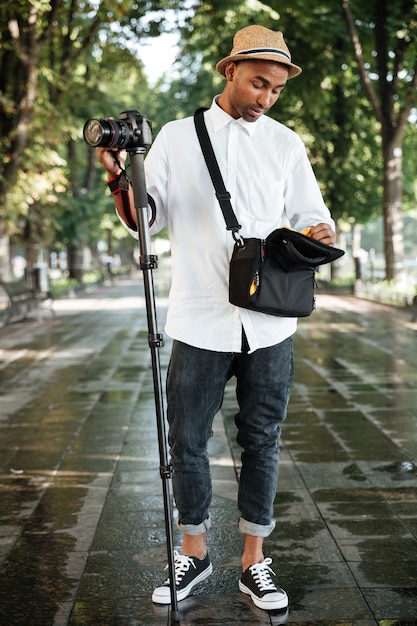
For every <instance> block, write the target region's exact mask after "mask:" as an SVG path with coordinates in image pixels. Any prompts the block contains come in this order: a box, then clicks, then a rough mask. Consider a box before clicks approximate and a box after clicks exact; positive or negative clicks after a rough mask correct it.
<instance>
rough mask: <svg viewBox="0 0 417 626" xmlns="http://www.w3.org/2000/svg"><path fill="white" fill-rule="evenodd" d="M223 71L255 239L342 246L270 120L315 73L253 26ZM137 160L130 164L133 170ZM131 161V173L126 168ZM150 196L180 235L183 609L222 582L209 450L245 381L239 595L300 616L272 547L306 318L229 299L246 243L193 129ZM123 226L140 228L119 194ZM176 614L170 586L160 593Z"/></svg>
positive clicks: (151, 164) (176, 248)
mask: <svg viewBox="0 0 417 626" xmlns="http://www.w3.org/2000/svg"><path fill="white" fill-rule="evenodd" d="M216 68H217V70H218V71H219V72H220V74H222V75H223V76H224V77H225V79H226V84H225V86H224V89H223V91H222V93H221V94H220V96H217V97H215V98H214V100H213V102H212V105H211V108H210V109H209V110H208V111H206V112H205V121H206V125H207V128H208V132H209V135H210V138H211V141H212V144H213V147H214V151H215V154H216V157H217V160H218V163H219V167H220V170H221V172H222V174H223V177H224V180H225V185H226V188H227V189H228V191H229V192H230V194H231V202H232V206H233V208H234V211H235V213H236V215H237V218H238V221H239V223H240V224H241V225H242V229H241V231H240V233H241V234H242V236H244V237H249V236H250V237H261V238H263V237H266V235H268V234H269V233H270V232H271V231H272V230H274V229H275V228H278V227H280V226H283V225H288V226H291V227H292V228H294V229H296V230H299V231H301V230H303V229H305V228H310V233H309V234H310V236H311V237H313V238H314V239H317V240H319V241H322V242H324V243H327V244H330V245H333V244H334V239H335V233H334V222H333V220H332V219H331V216H330V214H329V211H328V209H327V208H326V206H325V204H324V202H323V199H322V196H321V193H320V191H319V187H318V185H317V182H316V180H315V177H314V174H313V171H312V168H311V166H310V163H309V161H308V158H307V155H306V151H305V148H304V145H303V144H302V142H301V140H300V138H299V137H298V136H297V135H296V134H295V133H294V132H293V131H291V130H289V129H288V128H286V127H285V126H283V125H282V124H280V123H278V122H276V121H274V120H272V119H271V118H268V117H266V116H265V113H267V111H268V109H270V107H271V106H272V105H273V104H275V102H276V101H277V99H278V98H279V96H280V94H281V92H282V91H283V89H284V88H285V86H286V83H287V80H288V79H290V78H293V77H294V76H297V75H298V74H299V73H300V72H301V69H300V68H299V67H298V66H297V65H295V64H294V63H292V61H291V55H290V52H289V50H288V48H287V46H286V44H285V42H284V39H283V36H282V33H280V32H274V31H272V30H269V29H267V28H264V27H262V26H248V27H247V28H244V29H242V30H240V31H239V32H237V33H236V35H235V37H234V47H233V49H232V51H231V54H230V55H229V56H227V57H226V58H224V59H222V60H221V61H219V63H218V64H217V66H216ZM98 152H99V158H100V160H101V162H102V163H103V165H104V167H105V168H106V170H107V172H108V177H109V180H110V181H111V185H112V189H113V190H114V188H115V186H116V189H117V180H118V176H120V172H121V169H120V167H119V165H117V162H115V160H114V159H113V157H112V154H111V152H109V151H107V150H105V149H101V148H99V149H98ZM123 156H124V155H123V154H122V155H121V157H123ZM122 162H123V161H122ZM145 169H146V180H147V190H148V193H149V194H150V196H152V198H153V201H154V203H155V207H156V220H155V223H154V224H153V226H152V232H153V233H156V232H158V231H159V230H160V229H161V228H162V227H163V226H164V225H165V224H166V223H167V224H168V226H169V231H170V239H171V254H172V286H171V292H170V299H169V307H168V315H167V324H166V332H167V334H168V335H169V336H171V337H172V338H173V348H172V355H171V361H170V365H169V370H168V377H167V416H168V422H169V435H168V439H169V446H170V454H171V463H172V466H173V469H174V476H173V489H174V497H175V501H176V505H177V508H178V513H179V520H178V525H179V527H180V528H181V529H182V531H183V533H184V536H183V545H182V554H181V555H176V567H175V569H176V588H177V597H178V600H182V599H183V598H185V597H187V595H188V594H189V593H190V592H191V590H192V588H193V587H194V585H196V584H197V583H198V582H200V581H202V580H204V579H205V578H206V577H207V576H209V575H210V574H211V571H212V566H211V563H210V559H209V556H208V554H207V549H206V533H207V531H208V530H209V528H210V514H209V507H210V502H211V478H210V468H209V459H208V455H207V443H208V439H209V438H210V436H211V432H212V422H213V418H214V416H215V414H216V413H217V412H218V410H219V409H220V407H221V404H222V400H223V393H224V388H225V385H226V383H227V381H228V380H229V379H230V378H231V377H232V376H235V377H236V397H237V402H238V406H239V411H238V413H237V415H236V426H237V441H238V443H239V444H240V446H241V447H242V469H241V475H240V481H239V495H238V507H239V511H240V518H239V529H240V531H241V533H242V535H243V555H242V575H241V578H240V580H239V588H240V590H241V591H242V592H243V593H246V594H249V595H250V596H251V598H252V600H253V602H254V603H255V605H256V606H258V607H260V608H263V609H267V610H271V609H281V608H285V607H286V606H287V605H288V598H287V594H286V593H285V591H284V590H283V589H281V588H280V587H278V586H277V585H276V584H275V583H274V581H273V578H272V576H271V574H273V572H272V570H271V569H270V567H269V565H270V564H271V559H269V558H265V557H264V553H263V542H264V538H266V537H268V536H269V534H270V533H271V532H272V531H273V529H274V526H275V520H274V518H273V503H274V498H275V494H276V488H277V479H278V457H279V443H278V442H279V436H280V424H281V422H282V421H283V420H284V419H285V416H286V410H287V404H288V400H289V392H290V385H291V382H292V376H293V352H292V350H293V348H292V338H291V336H292V334H293V333H294V332H295V330H296V320H295V319H294V318H279V317H273V316H269V315H264V314H261V313H257V312H254V311H249V310H244V309H240V308H238V307H235V306H233V305H231V304H230V303H229V300H228V266H229V259H230V256H231V252H232V248H233V243H234V242H233V238H232V236H231V235H230V233H229V232H227V231H226V228H225V222H224V219H223V215H222V212H221V210H220V207H219V204H218V201H217V199H216V197H215V194H214V189H213V186H212V182H211V179H210V176H209V173H208V171H207V167H206V165H205V162H204V159H203V155H202V153H201V149H200V145H199V142H198V139H197V135H196V132H195V128H194V124H193V119H192V118H187V119H183V120H178V121H174V122H170V123H169V124H167V125H166V126H165V127H164V128H162V130H161V131H160V133H159V134H158V136H157V137H156V140H155V142H154V144H153V146H152V147H151V149H150V151H149V153H148V155H147V157H146V160H145ZM114 198H115V203H116V209H117V211H118V213H119V216H120V217H121V219H122V220H123V221H125V222H126V221H127V223H128V224H129V223H130V224H132V221H134V219H135V215H134V211H133V202H131V203H130V206H126V203H123V202H122V199H121V196H120V195H118V194H117V192H116V194H115V195H114ZM152 599H153V601H154V602H156V603H160V604H169V603H170V590H169V582H168V581H165V583H164V584H163V585H162V586H161V587H158V588H157V589H155V590H154V592H153V595H152Z"/></svg>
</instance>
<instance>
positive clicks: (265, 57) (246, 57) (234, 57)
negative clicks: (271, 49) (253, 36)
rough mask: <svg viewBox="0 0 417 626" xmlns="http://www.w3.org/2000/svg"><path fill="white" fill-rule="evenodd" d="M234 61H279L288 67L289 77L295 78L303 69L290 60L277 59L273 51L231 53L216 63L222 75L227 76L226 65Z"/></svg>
mask: <svg viewBox="0 0 417 626" xmlns="http://www.w3.org/2000/svg"><path fill="white" fill-rule="evenodd" d="M230 61H233V63H239V61H274V63H279V64H280V65H285V66H287V67H288V78H294V77H295V76H298V74H301V72H302V71H303V70H302V69H301V67H299V66H298V65H295V63H291V62H290V61H286V60H285V59H281V58H279V59H277V55H276V54H271V53H268V52H266V53H258V54H256V55H254V54H231V55H229V56H228V57H225V58H224V59H221V61H219V62H218V63H217V65H216V70H217V71H218V72H219V73H220V74H221V75H222V76H225V71H226V65H227V64H228V63H229V62H230Z"/></svg>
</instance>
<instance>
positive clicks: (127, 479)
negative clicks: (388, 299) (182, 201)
mask: <svg viewBox="0 0 417 626" xmlns="http://www.w3.org/2000/svg"><path fill="white" fill-rule="evenodd" d="M158 271H159V270H158ZM155 275H156V276H157V280H158V283H157V305H158V314H159V324H160V328H161V329H162V328H163V320H164V315H165V307H166V298H165V292H166V284H167V281H166V277H165V274H164V271H162V273H161V277H159V278H158V272H156V273H155ZM144 305H145V302H144V297H143V290H142V287H141V276H140V274H138V275H137V276H134V277H133V278H132V279H130V280H123V281H118V282H116V283H115V284H114V285H111V286H110V285H109V286H105V287H102V288H100V289H97V290H95V291H93V292H91V293H90V294H84V295H83V296H81V297H78V298H75V299H68V300H63V301H58V302H56V304H55V310H56V318H52V316H51V315H50V313H49V312H47V311H45V312H43V313H42V315H41V317H40V319H38V320H29V321H26V322H20V323H17V324H14V325H10V326H4V327H2V328H0V624H1V625H2V626H18V625H24V626H52V625H55V626H64V625H69V626H90V625H91V626H128V625H129V626H133V625H139V624H146V625H147V626H160V625H165V624H167V623H169V622H170V620H168V618H167V609H166V608H164V607H158V606H156V605H153V604H152V602H151V600H150V593H151V590H152V589H153V587H154V585H156V584H158V583H160V581H161V580H162V578H163V577H164V574H163V573H162V569H163V567H164V565H165V563H166V547H165V531H164V516H163V501H162V496H161V493H162V490H161V480H160V478H159V469H158V468H159V455H158V445H157V444H158V442H157V434H156V423H155V416H154V415H155V411H154V400H153V383H152V371H151V366H150V351H149V348H148V342H147V327H146V312H145V306H144ZM409 317H410V316H409V315H408V314H407V313H405V312H403V311H397V310H395V309H391V308H389V307H384V306H379V305H375V304H370V303H367V302H364V301H360V300H356V299H354V298H351V297H335V296H327V295H319V297H318V310H317V311H316V312H315V313H314V314H313V316H311V317H310V318H308V319H305V320H302V321H301V322H300V325H299V332H298V334H297V335H296V338H295V350H296V379H295V383H294V387H293V392H292V400H291V405H290V410H289V415H288V419H287V421H286V423H285V425H284V432H283V439H282V454H281V474H280V485H279V491H278V495H277V500H276V518H277V528H276V531H275V533H274V535H273V536H272V537H271V538H270V539H269V540H268V541H267V544H266V552H267V554H268V556H271V557H272V558H273V567H274V570H275V571H276V573H277V574H278V577H279V581H280V583H281V584H282V586H283V587H284V588H285V589H286V590H287V592H288V595H289V597H290V610H289V614H288V615H287V616H283V615H282V614H280V613H279V612H277V613H275V614H274V613H271V614H268V613H266V612H264V611H261V610H258V609H256V608H255V607H253V605H252V604H251V602H250V600H249V599H248V598H247V597H246V596H244V595H243V594H241V593H240V592H239V591H238V590H237V579H238V576H239V568H240V552H241V537H240V535H239V533H238V531H237V527H236V521H237V511H236V492H237V479H236V476H238V473H239V450H238V448H237V446H236V443H235V440H234V437H235V433H234V425H233V415H234V410H235V407H234V397H233V388H232V387H230V388H228V390H227V393H226V396H225V402H224V407H223V410H222V412H221V414H219V415H218V416H217V417H216V421H215V432H214V437H213V439H212V442H211V452H212V471H213V480H214V501H213V510H212V513H213V518H214V526H213V529H212V530H211V532H210V535H209V550H210V553H211V557H212V560H213V564H214V573H213V575H212V576H211V577H210V578H209V579H208V580H207V581H205V582H204V583H203V584H202V585H201V586H199V587H198V588H196V589H195V592H194V594H193V595H192V596H190V597H189V598H187V599H186V600H185V601H183V602H181V603H179V608H180V617H181V624H182V625H183V626H189V625H200V626H201V625H207V626H218V625H220V624H222V625H229V626H234V625H238V624H239V625H242V624H248V625H250V626H257V625H261V624H262V625H268V624H281V623H285V622H286V623H288V624H299V625H300V624H308V625H313V624H314V625H324V624H327V625H341V624H343V625H344V626H347V625H353V624H354V625H356V626H371V625H375V624H380V625H381V626H386V625H387V624H389V625H390V626H391V625H397V626H406V625H407V626H411V625H413V624H414V625H416V624H417V470H416V465H415V464H414V463H415V462H416V461H417V384H416V383H417V349H416V347H417V346H416V344H417V325H416V324H413V323H411V322H410V321H409ZM202 332H203V329H202ZM169 344H170V342H169V340H168V339H167V338H166V346H165V347H164V348H163V349H162V350H161V363H162V367H163V370H164V371H165V369H166V365H167V361H168V358H169V352H170V345H169ZM175 543H176V546H178V547H179V545H180V536H179V535H178V534H177V532H176V534H175Z"/></svg>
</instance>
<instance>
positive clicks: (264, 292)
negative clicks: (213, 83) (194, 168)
mask: <svg viewBox="0 0 417 626" xmlns="http://www.w3.org/2000/svg"><path fill="white" fill-rule="evenodd" d="M205 110H206V109H204V108H202V109H198V110H197V111H196V112H195V114H194V123H195V127H196V131H197V135H198V139H199V141H200V145H201V149H202V152H203V155H204V159H205V161H206V164H207V167H208V170H209V172H210V176H211V179H212V181H213V185H214V188H215V191H216V197H217V199H218V201H219V204H220V207H221V210H222V212H223V216H224V219H225V222H226V228H227V230H230V231H232V235H233V239H234V240H235V246H234V249H233V254H232V258H231V260H230V270H229V301H230V302H231V303H232V304H234V305H236V306H239V307H243V308H244V309H251V310H253V311H260V312H261V313H268V314H269V315H277V316H280V317H307V316H308V315H310V314H311V313H312V312H313V310H314V306H315V297H314V289H315V286H316V281H315V272H316V268H317V267H318V266H319V265H323V264H325V263H331V262H332V261H335V260H336V259H338V258H340V257H341V256H343V254H344V250H340V249H339V248H334V247H333V246H328V245H326V244H324V243H321V242H320V241H316V240H315V239H312V238H311V237H307V236H306V235H303V234H301V233H298V232H296V231H294V230H291V229H290V228H277V229H275V230H274V231H273V232H272V233H270V234H269V235H268V236H267V237H266V238H265V239H257V238H255V237H250V238H244V237H241V236H240V235H239V230H240V228H241V226H240V224H239V223H238V221H237V218H236V215H235V213H234V211H233V208H232V205H231V202H230V193H229V192H228V191H227V190H226V187H225V185H224V181H223V178H222V175H221V172H220V169H219V166H218V163H217V160H216V156H215V154H214V150H213V146H212V145H211V141H210V137H209V134H208V132H207V128H206V124H205V122H204V111H205Z"/></svg>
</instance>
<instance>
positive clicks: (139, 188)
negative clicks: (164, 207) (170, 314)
mask: <svg viewBox="0 0 417 626" xmlns="http://www.w3.org/2000/svg"><path fill="white" fill-rule="evenodd" d="M143 159H144V155H143V152H142V151H137V150H135V151H133V153H130V165H131V175H132V186H133V196H134V200H135V208H136V217H137V223H138V235H139V253H140V268H141V270H142V271H143V279H144V290H145V302H146V314H147V321H148V342H149V347H150V350H151V357H152V373H153V384H154V396H155V409H156V421H157V429H158V445H159V461H160V475H161V479H162V492H163V499H164V513H165V532H166V541H167V556H168V572H169V580H170V591H171V608H170V610H169V611H168V620H170V621H169V622H168V623H169V624H172V625H174V624H179V623H180V622H179V611H178V600H177V593H176V586H175V562H174V540H173V524H172V506H171V497H170V479H171V477H172V469H171V466H170V465H169V463H168V453H167V438H166V429H165V410H164V403H163V394H162V377H161V366H160V359H159V348H160V347H161V346H163V337H162V335H161V334H159V332H158V324H157V316H156V306H155V290H154V284H153V273H152V271H153V269H154V267H156V257H155V256H153V255H151V254H150V236H149V226H148V208H147V207H148V196H147V191H146V183H145V173H144V167H143Z"/></svg>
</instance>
